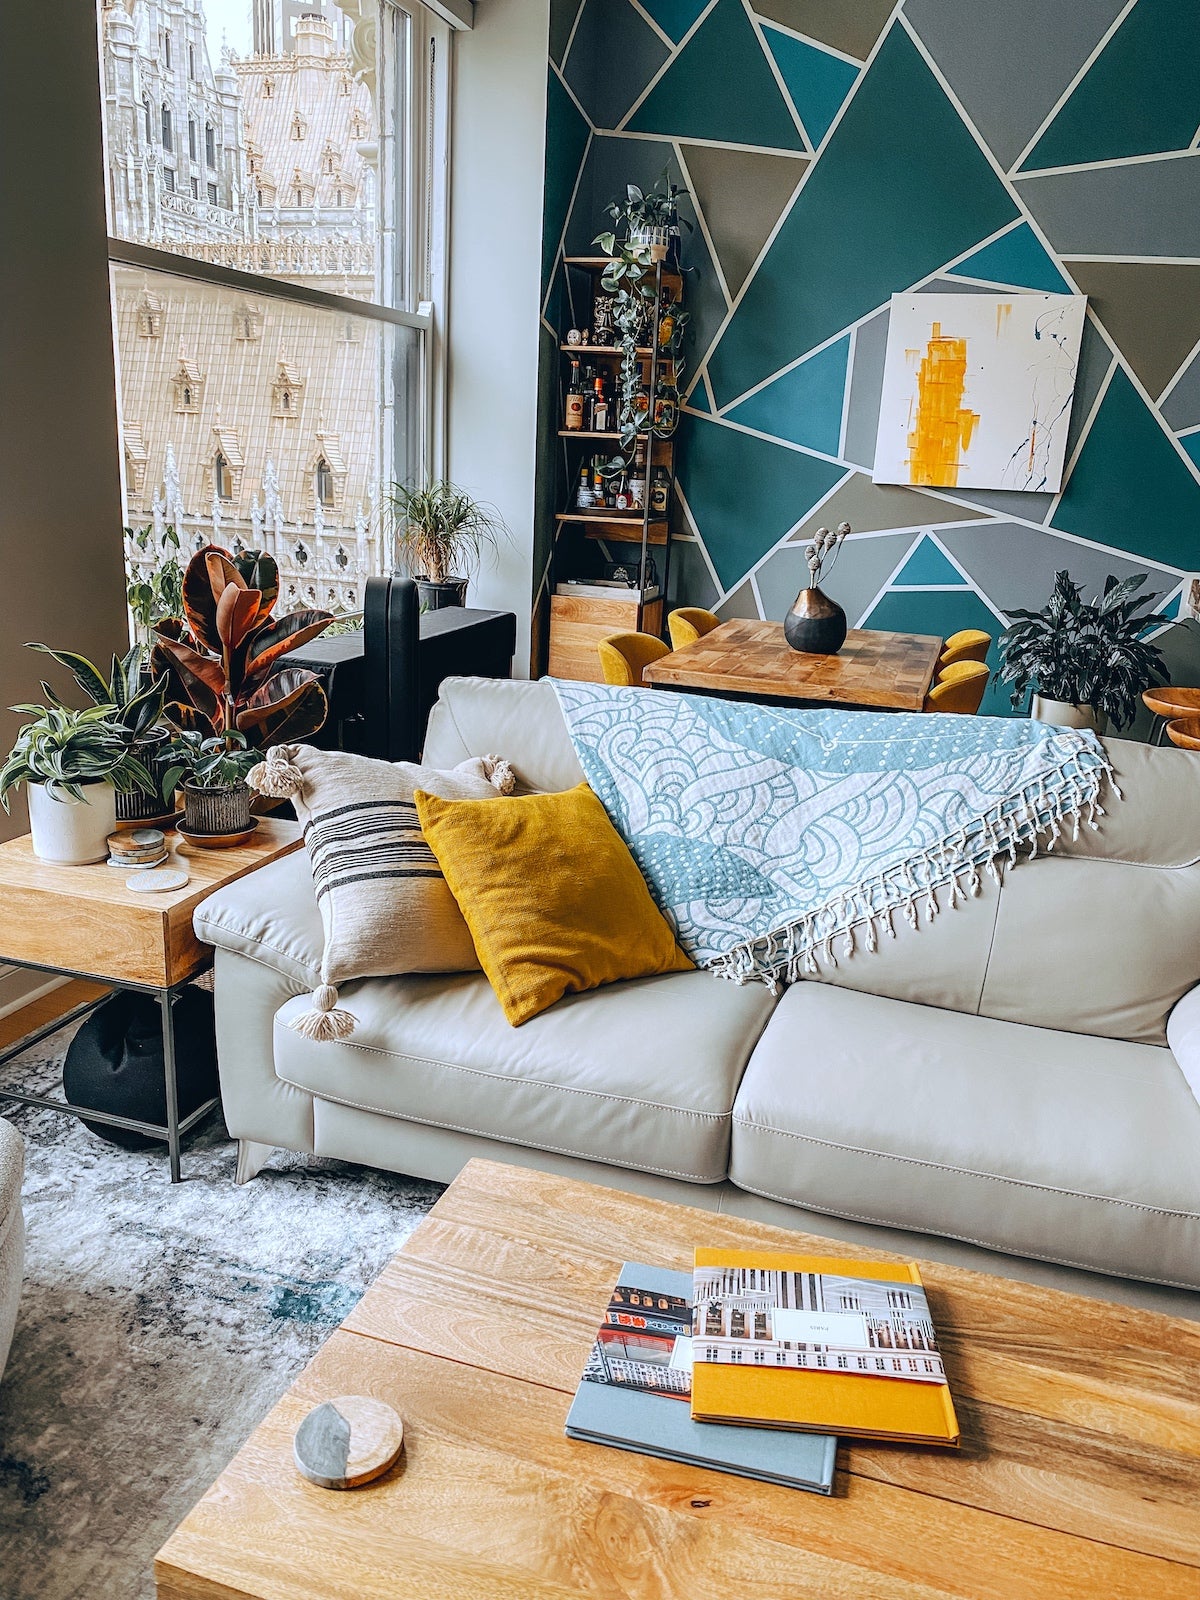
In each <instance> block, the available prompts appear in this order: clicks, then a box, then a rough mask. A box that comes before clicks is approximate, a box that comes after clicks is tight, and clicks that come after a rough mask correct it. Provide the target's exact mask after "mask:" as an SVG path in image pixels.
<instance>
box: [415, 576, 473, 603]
mask: <svg viewBox="0 0 1200 1600" xmlns="http://www.w3.org/2000/svg"><path fill="white" fill-rule="evenodd" d="M469 581H470V580H469V579H467V578H447V579H446V580H445V581H444V582H443V583H434V582H433V580H432V579H431V578H418V579H417V580H416V583H417V603H418V604H419V605H420V608H421V610H422V611H442V610H444V609H445V608H446V607H447V606H465V605H466V603H467V584H468V582H469Z"/></svg>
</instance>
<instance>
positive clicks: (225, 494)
mask: <svg viewBox="0 0 1200 1600" xmlns="http://www.w3.org/2000/svg"><path fill="white" fill-rule="evenodd" d="M213 490H214V492H215V494H216V496H217V499H218V500H232V499H233V479H232V477H231V475H230V472H229V463H228V461H226V459H225V457H224V456H223V455H222V454H221V452H220V451H219V450H218V451H217V453H216V455H215V456H214V457H213Z"/></svg>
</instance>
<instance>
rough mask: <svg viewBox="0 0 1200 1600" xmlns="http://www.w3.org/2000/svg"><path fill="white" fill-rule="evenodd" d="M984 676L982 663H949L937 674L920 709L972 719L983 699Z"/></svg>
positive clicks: (985, 679)
mask: <svg viewBox="0 0 1200 1600" xmlns="http://www.w3.org/2000/svg"><path fill="white" fill-rule="evenodd" d="M988 677H989V673H988V669H987V664H986V662H983V661H952V662H951V663H950V665H949V666H948V667H943V668H942V669H941V671H940V672H939V673H938V676H937V681H936V683H935V684H934V685H933V687H932V689H930V691H929V693H928V694H927V695H926V696H925V705H924V708H923V709H924V710H926V711H952V712H955V713H956V714H957V715H958V716H962V717H973V716H974V715H975V713H976V712H977V711H978V710H979V707H980V704H981V702H982V700H983V691H984V690H985V689H986V688H987V681H988Z"/></svg>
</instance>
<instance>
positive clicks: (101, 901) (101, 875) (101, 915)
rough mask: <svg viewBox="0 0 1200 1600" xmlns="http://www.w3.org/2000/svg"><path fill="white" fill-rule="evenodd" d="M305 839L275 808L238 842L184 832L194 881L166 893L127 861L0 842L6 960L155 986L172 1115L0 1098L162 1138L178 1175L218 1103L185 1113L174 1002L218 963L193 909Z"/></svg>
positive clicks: (180, 851)
mask: <svg viewBox="0 0 1200 1600" xmlns="http://www.w3.org/2000/svg"><path fill="white" fill-rule="evenodd" d="M168 838H170V836H169V835H168ZM299 845H300V827H299V824H298V823H295V822H282V821H279V820H277V819H275V818H273V817H260V818H259V820H258V828H257V830H256V832H255V836H254V838H253V840H252V841H251V842H250V843H249V844H245V845H241V846H239V847H238V848H237V849H234V850H201V849H197V848H196V847H195V846H192V845H189V844H186V843H185V842H184V841H183V840H182V839H178V840H177V842H176V843H175V845H174V850H173V855H172V863H171V864H173V865H179V866H183V867H186V868H187V870H188V873H189V878H188V882H187V884H186V885H185V886H184V887H183V888H182V889H174V890H171V891H169V892H168V893H166V894H135V893H134V892H133V891H132V890H131V889H127V888H126V887H125V880H126V878H128V877H130V876H132V874H131V873H130V872H129V871H127V870H122V869H119V868H115V867H110V866H108V865H106V864H101V865H99V866H92V867H62V866H57V865H55V864H54V863H52V862H49V861H39V860H38V858H37V857H36V856H35V855H34V853H33V848H32V846H31V843H30V840H29V835H28V834H25V835H24V836H23V837H21V838H19V839H10V840H9V841H8V842H7V843H6V844H0V961H3V962H7V963H8V964H9V965H11V966H15V967H28V968H30V969H32V970H34V971H37V972H51V973H56V974H58V975H59V976H61V977H64V978H92V979H96V980H98V981H100V982H101V983H106V984H108V985H109V986H110V987H111V988H114V989H132V990H134V991H135V992H136V993H139V994H152V995H154V996H155V997H156V998H157V1000H158V1003H159V1006H160V1008H161V1011H162V1024H163V1062H164V1069H165V1075H166V1098H167V1121H166V1125H165V1126H162V1125H160V1124H158V1123H153V1122H139V1121H136V1120H135V1119H134V1118H131V1117H120V1116H117V1115H115V1114H113V1113H111V1112H105V1111H90V1110H87V1109H86V1108H82V1109H79V1108H76V1107H75V1106H70V1105H67V1104H65V1103H64V1102H63V1101H61V1100H51V1099H49V1098H48V1097H47V1096H45V1095H37V1094H28V1093H26V1092H24V1091H19V1090H15V1089H9V1088H7V1087H4V1086H0V1099H3V1100H15V1101H17V1102H19V1103H20V1104H21V1105H30V1106H41V1107H43V1108H45V1109H48V1110H51V1111H60V1112H65V1113H67V1114H68V1115H70V1116H77V1117H86V1118H87V1120H88V1121H89V1122H103V1123H107V1124H109V1125H110V1126H112V1127H116V1128H131V1129H133V1130H135V1131H136V1132H138V1133H144V1134H149V1135H150V1136H151V1137H153V1138H156V1139H163V1140H165V1141H166V1144H167V1150H168V1153H169V1158H170V1168H171V1182H172V1183H178V1182H179V1179H180V1163H179V1143H180V1139H181V1138H182V1136H183V1135H184V1134H185V1133H187V1132H188V1130H189V1129H190V1128H192V1127H194V1126H195V1125H196V1123H198V1122H199V1121H200V1120H201V1118H203V1117H205V1116H207V1115H208V1113H209V1112H210V1111H211V1110H212V1109H213V1107H214V1106H215V1105H217V1103H218V1101H217V1099H215V1098H214V1099H212V1100H208V1101H206V1102H205V1103H204V1105H202V1106H199V1107H197V1109H196V1110H195V1111H193V1112H192V1113H191V1114H190V1115H189V1116H187V1117H185V1118H184V1120H183V1121H182V1122H180V1120H179V1102H178V1093H177V1085H176V1080H175V1026H174V1005H175V1001H176V999H177V998H178V996H179V995H180V993H181V992H182V991H183V989H184V988H185V987H186V986H187V984H188V983H190V982H191V980H192V979H193V978H194V977H196V976H197V974H198V973H201V972H203V971H205V970H206V969H207V968H208V967H210V966H211V965H212V950H211V949H210V947H209V946H207V945H204V944H201V943H200V941H199V940H198V939H197V938H196V935H195V932H194V931H193V928H192V912H193V911H194V910H195V909H196V907H197V906H198V905H199V904H200V902H201V900H204V899H206V898H207V896H208V895H210V894H212V893H213V891H214V890H215V889H219V888H220V887H221V886H222V885H223V884H226V883H232V882H233V881H234V880H235V879H236V878H242V877H245V875H246V873H248V872H253V871H255V869H256V868H258V867H263V866H266V865H267V863H268V862H271V861H277V860H278V859H279V858H280V857H281V856H286V855H290V854H291V852H292V851H293V850H296V849H298V848H299ZM164 864H166V863H164ZM105 998H106V996H105V995H101V996H100V997H99V998H97V999H94V1000H88V1001H85V1002H84V1003H83V1004H82V1005H79V1006H76V1007H75V1008H74V1009H73V1010H71V1011H68V1012H66V1013H65V1015H63V1016H60V1017H56V1018H55V1020H54V1021H53V1022H50V1023H47V1024H46V1026H44V1027H42V1028H39V1029H37V1030H36V1031H35V1032H33V1033H30V1034H27V1035H26V1036H25V1038H23V1039H19V1040H18V1041H17V1042H16V1043H15V1044H13V1045H11V1046H9V1048H8V1049H6V1050H5V1051H4V1052H3V1053H2V1054H0V1067H3V1066H4V1065H5V1064H6V1063H7V1062H8V1061H10V1060H11V1059H12V1058H13V1057H14V1056H17V1055H19V1054H20V1053H21V1052H22V1051H23V1050H28V1049H30V1048H31V1047H32V1046H33V1045H35V1044H38V1043H39V1042H40V1041H41V1040H42V1039H45V1038H47V1037H48V1036H49V1035H50V1034H52V1033H57V1032H58V1030H59V1029H60V1028H63V1027H66V1026H68V1025H69V1024H70V1023H72V1022H75V1021H77V1020H78V1019H79V1018H80V1017H82V1016H85V1015H86V1014H87V1012H89V1011H91V1010H93V1009H94V1008H95V1007H96V1006H98V1005H99V1004H100V1003H101V1001H102V1000H103V999H105Z"/></svg>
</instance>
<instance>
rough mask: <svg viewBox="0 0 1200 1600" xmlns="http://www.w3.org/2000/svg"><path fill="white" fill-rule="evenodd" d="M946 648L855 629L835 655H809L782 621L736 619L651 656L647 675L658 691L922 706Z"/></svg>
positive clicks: (911, 636)
mask: <svg viewBox="0 0 1200 1600" xmlns="http://www.w3.org/2000/svg"><path fill="white" fill-rule="evenodd" d="M942 648H943V641H942V640H941V639H940V638H937V637H936V636H935V635H933V634H928V633H886V632H883V631H881V630H879V629H875V628H851V629H850V631H849V633H848V634H847V635H846V642H845V644H844V645H843V646H842V648H841V649H840V650H839V651H838V653H837V655H835V656H817V655H805V654H802V653H801V652H800V651H798V650H793V649H792V648H791V646H790V645H789V644H788V642H787V640H786V639H785V638H784V635H783V626H782V624H781V623H778V622H761V621H752V620H750V619H748V618H744V617H737V618H734V619H733V620H732V621H730V622H722V623H721V624H720V625H719V626H718V627H716V628H714V629H713V630H712V632H711V633H706V634H705V635H704V637H703V638H702V639H697V640H696V642H695V643H694V644H689V645H685V646H684V647H683V649H682V650H672V651H671V653H670V655H666V656H663V657H662V659H661V660H659V661H654V662H652V663H651V664H650V665H649V666H648V667H647V668H646V669H645V671H644V672H643V674H642V680H643V682H644V683H647V684H649V685H651V686H652V687H653V688H656V689H691V690H696V691H700V692H703V693H706V694H714V695H728V696H738V697H742V696H744V697H748V698H751V699H755V700H793V701H805V702H807V703H808V704H810V705H812V704H816V705H843V706H866V707H870V708H873V709H876V710H891V711H920V710H921V708H922V706H923V705H924V704H925V696H926V695H927V694H928V693H929V686H930V684H931V683H932V682H933V679H934V674H935V673H936V672H937V664H938V657H939V656H940V655H941V653H942Z"/></svg>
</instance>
